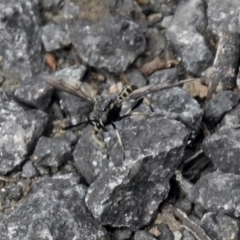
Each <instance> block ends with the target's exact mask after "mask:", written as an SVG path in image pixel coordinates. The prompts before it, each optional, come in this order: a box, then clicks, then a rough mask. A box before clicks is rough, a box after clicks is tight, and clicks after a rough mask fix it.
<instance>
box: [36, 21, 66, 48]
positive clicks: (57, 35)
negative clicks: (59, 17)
mask: <svg viewBox="0 0 240 240" xmlns="http://www.w3.org/2000/svg"><path fill="white" fill-rule="evenodd" d="M41 39H42V43H43V46H44V48H45V50H46V51H47V52H50V51H53V50H57V49H61V48H63V47H66V46H68V45H70V44H71V40H70V37H69V34H68V33H67V32H66V31H64V29H63V28H62V27H61V26H60V25H56V24H53V23H49V24H47V25H46V26H44V27H43V28H42V36H41Z"/></svg>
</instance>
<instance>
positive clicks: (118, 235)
mask: <svg viewBox="0 0 240 240" xmlns="http://www.w3.org/2000/svg"><path fill="white" fill-rule="evenodd" d="M131 236H132V231H131V230H130V229H118V230H116V231H114V233H113V234H112V238H113V240H128V239H130V238H131Z"/></svg>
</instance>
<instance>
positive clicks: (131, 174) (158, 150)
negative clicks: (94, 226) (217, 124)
mask: <svg viewBox="0 0 240 240" xmlns="http://www.w3.org/2000/svg"><path fill="white" fill-rule="evenodd" d="M119 123H120V124H122V125H123V126H124V127H121V128H120V126H119V125H117V126H118V127H119V132H120V135H121V137H122V140H123V145H124V147H125V153H126V158H125V159H123V153H122V150H121V148H120V146H119V143H118V142H117V137H116V135H115V133H114V132H112V131H111V132H110V133H109V136H112V137H111V138H110V141H109V147H108V156H109V159H108V161H105V162H104V163H105V165H100V164H99V162H100V163H102V162H103V160H102V159H100V157H101V156H99V155H97V153H96V152H97V150H95V149H96V147H95V149H94V148H93V147H92V145H93V144H92V145H89V146H87V145H86V146H85V148H86V149H85V152H88V151H89V152H90V151H92V156H91V158H90V157H88V156H89V155H88V156H87V158H84V157H83V156H85V152H84V151H82V158H81V161H80V159H79V160H78V163H79V164H81V165H82V166H84V165H87V164H88V169H90V168H92V169H94V166H96V167H95V169H96V170H95V169H94V170H92V172H93V173H92V176H93V175H94V174H95V172H96V171H97V170H98V169H99V168H100V167H103V169H101V171H99V172H100V175H99V177H98V178H97V179H96V180H95V181H94V182H93V183H92V184H91V186H90V188H89V190H88V194H87V196H86V204H87V206H88V208H89V209H90V211H91V212H92V214H93V216H94V217H95V218H98V219H100V221H101V222H102V224H104V225H105V224H106V225H111V226H114V227H123V226H125V227H130V228H140V227H142V226H144V225H147V224H148V223H149V222H150V221H151V219H152V217H153V216H154V214H155V213H156V211H157V209H158V206H159V204H160V203H161V202H162V201H163V200H164V199H165V198H166V196H167V194H168V191H169V179H170V178H171V177H172V176H173V174H174V171H175V170H176V168H177V166H178V165H179V164H180V162H181V158H182V156H183V151H184V149H185V146H186V143H187V138H188V131H187V129H186V128H185V127H184V125H182V124H181V123H180V122H177V121H174V120H169V119H165V118H159V117H152V118H149V119H147V118H143V119H141V120H139V119H138V120H137V119H135V121H134V120H133V119H132V120H130V119H125V121H121V122H119ZM81 140H82V139H80V141H79V146H81V145H82V149H83V146H84V144H86V142H82V141H81ZM105 141H106V138H105ZM87 144H89V143H87ZM78 148H79V147H77V149H78ZM88 149H91V150H88ZM75 151H76V150H75ZM98 151H99V150H98ZM94 152H95V156H94ZM99 152H100V151H99ZM89 159H94V162H93V161H92V162H90V163H89ZM79 170H81V174H82V175H84V174H85V168H82V169H81V168H80V167H79ZM89 174H90V171H89ZM93 177H94V176H93ZM93 177H92V178H93ZM136 206H137V207H136ZM143 209H144V211H143Z"/></svg>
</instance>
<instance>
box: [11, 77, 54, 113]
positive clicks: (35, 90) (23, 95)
mask: <svg viewBox="0 0 240 240" xmlns="http://www.w3.org/2000/svg"><path fill="white" fill-rule="evenodd" d="M52 93H53V88H51V87H49V84H47V83H46V82H44V81H43V80H42V79H41V77H39V78H37V79H36V81H31V82H29V83H26V84H22V85H21V86H20V87H19V88H18V89H17V90H16V91H15V93H14V96H15V97H16V99H17V100H18V101H20V102H22V103H24V104H26V105H29V106H32V107H36V108H38V109H46V108H47V106H48V105H49V102H50V100H51V95H52Z"/></svg>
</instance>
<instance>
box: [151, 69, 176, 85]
mask: <svg viewBox="0 0 240 240" xmlns="http://www.w3.org/2000/svg"><path fill="white" fill-rule="evenodd" d="M148 80H149V83H150V84H156V85H157V84H168V83H169V84H170V83H174V82H176V81H177V80H178V74H177V68H169V69H164V70H160V71H156V72H155V73H153V74H152V75H151V76H149V77H148Z"/></svg>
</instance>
